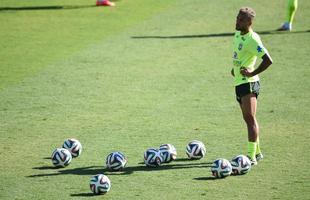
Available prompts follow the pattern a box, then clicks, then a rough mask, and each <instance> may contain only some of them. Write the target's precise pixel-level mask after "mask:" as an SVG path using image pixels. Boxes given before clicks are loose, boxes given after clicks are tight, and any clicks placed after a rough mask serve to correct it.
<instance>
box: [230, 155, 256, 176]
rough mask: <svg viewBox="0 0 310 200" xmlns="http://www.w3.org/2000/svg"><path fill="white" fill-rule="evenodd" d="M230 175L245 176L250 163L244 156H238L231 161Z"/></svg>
mask: <svg viewBox="0 0 310 200" xmlns="http://www.w3.org/2000/svg"><path fill="white" fill-rule="evenodd" d="M230 163H231V166H232V173H233V174H236V175H242V174H246V173H248V172H249V171H250V170H251V161H250V159H249V158H248V157H246V156H244V155H239V156H236V157H234V158H233V159H232V160H231V162H230Z"/></svg>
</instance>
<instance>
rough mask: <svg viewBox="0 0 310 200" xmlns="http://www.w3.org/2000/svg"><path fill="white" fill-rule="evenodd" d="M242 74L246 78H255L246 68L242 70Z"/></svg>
mask: <svg viewBox="0 0 310 200" xmlns="http://www.w3.org/2000/svg"><path fill="white" fill-rule="evenodd" d="M240 73H241V74H242V75H243V76H246V77H252V76H253V75H252V73H251V72H250V71H249V70H248V69H247V68H245V67H241V68H240Z"/></svg>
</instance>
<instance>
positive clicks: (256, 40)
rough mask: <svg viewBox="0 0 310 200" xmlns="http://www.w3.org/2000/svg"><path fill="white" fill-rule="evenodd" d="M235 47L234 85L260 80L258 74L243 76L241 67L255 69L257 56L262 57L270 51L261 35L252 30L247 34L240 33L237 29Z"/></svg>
mask: <svg viewBox="0 0 310 200" xmlns="http://www.w3.org/2000/svg"><path fill="white" fill-rule="evenodd" d="M233 48H234V52H233V65H234V68H233V70H234V74H235V77H234V85H235V86H237V85H240V84H243V83H248V82H255V81H258V80H259V77H258V75H256V76H253V77H244V76H242V75H241V73H240V68H241V67H245V68H247V69H248V70H249V71H254V66H255V62H256V59H257V57H260V58H261V57H262V56H263V55H265V54H266V53H268V51H267V49H265V47H264V46H263V43H262V41H261V39H260V37H259V35H258V34H257V33H255V32H253V31H252V30H251V31H249V32H248V33H247V34H245V35H240V31H237V32H236V33H235V36H234V41H233Z"/></svg>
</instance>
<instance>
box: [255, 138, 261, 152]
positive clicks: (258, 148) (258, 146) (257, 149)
mask: <svg viewBox="0 0 310 200" xmlns="http://www.w3.org/2000/svg"><path fill="white" fill-rule="evenodd" d="M256 143H257V146H256V154H255V155H257V154H260V153H261V150H260V145H259V137H258V136H257V140H256Z"/></svg>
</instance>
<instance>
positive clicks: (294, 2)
mask: <svg viewBox="0 0 310 200" xmlns="http://www.w3.org/2000/svg"><path fill="white" fill-rule="evenodd" d="M297 6H298V0H287V7H286V9H287V11H286V21H285V22H284V23H283V25H282V26H281V27H280V28H279V29H278V31H290V30H292V24H293V20H294V17H295V13H296V10H297Z"/></svg>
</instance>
